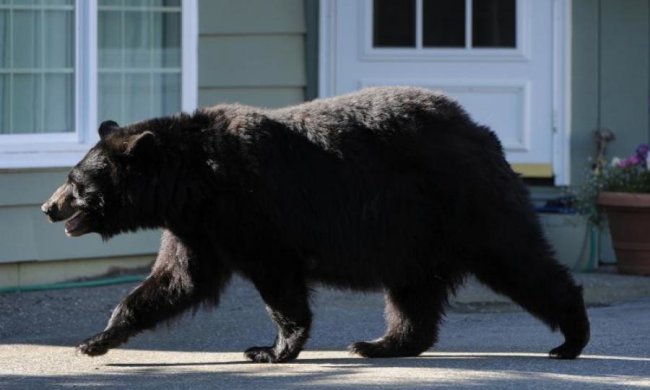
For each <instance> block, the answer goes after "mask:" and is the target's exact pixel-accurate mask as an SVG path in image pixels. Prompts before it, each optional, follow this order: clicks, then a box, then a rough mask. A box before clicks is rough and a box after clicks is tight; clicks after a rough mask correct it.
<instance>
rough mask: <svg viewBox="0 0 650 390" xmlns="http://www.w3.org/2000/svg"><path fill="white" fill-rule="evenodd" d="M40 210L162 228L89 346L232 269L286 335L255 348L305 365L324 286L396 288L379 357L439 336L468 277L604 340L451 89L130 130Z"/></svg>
mask: <svg viewBox="0 0 650 390" xmlns="http://www.w3.org/2000/svg"><path fill="white" fill-rule="evenodd" d="M99 134H100V141H99V142H98V143H97V145H96V146H94V147H93V148H92V149H91V150H90V151H89V152H88V154H87V155H86V156H85V157H84V158H83V159H82V160H81V162H79V163H78V164H77V165H76V166H75V167H74V168H72V170H71V172H70V174H69V175H68V179H67V181H66V182H65V184H63V185H62V186H61V187H60V188H59V189H58V190H57V191H56V192H55V193H54V195H53V196H52V197H51V198H50V199H49V200H48V201H47V202H46V203H45V204H44V205H43V207H42V209H43V211H44V212H45V213H46V214H47V215H48V216H49V217H50V219H51V220H52V221H60V220H67V221H66V223H65V229H66V233H67V234H68V235H70V236H78V235H82V234H85V233H90V232H96V233H99V234H100V235H102V237H104V238H105V239H107V238H109V237H111V236H113V235H116V234H118V233H121V232H126V231H135V230H137V229H147V228H158V227H160V228H163V229H164V233H163V236H162V245H161V248H160V252H159V254H158V258H157V260H156V262H155V264H154V266H153V269H152V271H151V274H150V275H149V276H148V277H147V279H146V280H145V281H144V282H143V283H142V284H141V285H140V286H138V287H137V288H136V289H135V290H133V291H132V292H131V293H130V294H129V295H128V296H127V297H126V298H125V299H124V300H123V301H122V302H121V303H120V304H119V305H118V306H117V307H116V308H115V310H114V312H113V315H112V317H111V318H110V321H109V323H108V326H107V328H106V329H105V330H104V331H103V332H101V333H99V334H97V335H95V336H93V337H90V338H89V339H87V340H85V341H84V342H82V343H81V344H80V345H79V346H78V348H79V350H80V351H81V352H83V353H85V354H87V355H91V356H95V355H101V354H104V353H106V352H107V351H108V350H109V349H110V348H115V347H117V346H119V345H120V344H122V343H124V342H126V341H127V340H128V339H129V337H131V336H133V335H135V334H137V333H138V332H141V331H143V330H145V329H151V328H153V327H155V326H156V325H157V324H159V323H161V322H163V321H165V320H169V319H170V318H172V317H174V316H177V315H179V314H181V313H183V312H185V311H186V310H188V309H189V308H192V307H196V306H197V305H200V304H202V303H204V304H211V305H215V304H217V303H218V301H219V296H220V293H221V292H222V290H223V288H224V286H225V285H226V284H227V282H228V280H229V279H230V277H231V275H232V273H233V272H236V273H238V274H241V275H243V276H244V277H246V278H248V279H249V280H250V281H252V283H253V284H254V285H255V287H256V288H257V289H258V291H259V293H260V294H261V296H262V298H263V299H264V302H265V303H266V305H267V307H268V310H269V313H270V315H271V318H272V319H273V321H275V323H276V324H277V326H278V335H277V338H276V339H275V342H274V343H273V345H271V346H265V347H252V348H250V349H248V350H247V351H246V352H245V355H246V357H247V358H248V359H250V360H252V361H255V362H283V361H287V360H290V359H294V358H296V357H297V356H298V354H299V353H300V351H301V349H302V347H303V345H304V343H305V341H306V340H307V338H308V337H309V329H310V325H311V320H312V315H311V311H310V308H309V296H308V295H309V291H310V284H312V283H315V282H320V283H323V284H326V285H330V286H335V287H340V288H347V289H361V290H375V289H383V290H384V291H385V295H386V320H387V326H388V329H387V331H386V334H385V335H384V336H383V337H382V338H380V339H378V340H375V341H370V342H357V343H354V344H352V345H351V347H350V349H351V351H353V352H355V353H357V354H359V355H362V356H366V357H389V356H414V355H418V354H420V353H421V352H423V351H425V350H426V349H428V348H429V347H430V346H431V345H433V343H435V342H436V339H437V334H438V326H439V323H440V321H441V316H442V315H443V311H444V309H445V305H446V302H447V298H448V295H449V294H450V293H453V291H454V289H455V288H456V287H457V286H458V285H459V284H460V283H461V282H462V281H463V278H464V277H465V275H467V274H469V273H471V274H474V275H476V277H477V278H478V279H479V280H480V281H481V282H483V283H485V284H486V285H488V286H489V287H491V288H492V289H494V290H495V291H497V292H499V293H502V294H505V295H507V296H509V297H510V298H512V300H513V301H514V302H516V303H518V304H519V305H521V306H522V307H524V308H525V309H526V310H528V311H529V312H530V313H531V314H532V315H534V316H535V317H537V318H539V319H541V320H542V321H543V322H544V323H546V324H547V325H549V326H550V327H551V329H557V328H559V329H560V330H561V332H562V333H563V334H564V337H565V342H564V343H563V344H562V345H560V346H558V347H556V348H554V349H552V350H551V351H550V356H551V357H554V358H560V359H573V358H575V357H577V356H578V355H579V354H580V352H581V351H582V349H583V348H584V347H585V345H586V344H587V342H588V340H589V321H588V318H587V314H586V311H585V306H584V303H583V298H582V290H581V288H580V287H579V286H577V285H576V283H575V282H574V280H573V279H572V277H571V275H570V274H569V272H568V271H567V270H566V268H565V267H563V266H562V265H560V264H559V263H558V262H557V261H556V259H555V258H554V254H553V251H552V249H551V248H550V246H549V244H548V243H547V241H546V240H545V238H544V236H543V233H542V230H541V228H540V225H539V222H538V220H537V217H536V214H535V212H534V210H533V208H532V206H531V204H530V201H529V196H528V192H527V189H526V187H525V186H524V184H523V183H522V181H521V180H520V178H519V177H518V175H517V174H515V173H514V172H513V171H512V169H511V168H510V166H509V164H508V162H507V161H506V160H505V158H504V153H503V150H502V147H501V145H500V143H499V140H498V139H497V137H496V136H495V134H494V133H493V132H492V131H490V130H489V129H488V128H486V127H483V126H480V125H477V124H476V123H474V122H473V121H472V120H471V119H470V117H469V116H468V114H467V113H466V112H465V111H464V110H463V109H462V108H461V107H460V106H459V105H458V104H457V103H456V102H455V101H454V100H452V99H450V98H448V97H446V96H444V95H442V94H439V93H434V92H430V91H428V90H425V89H419V88H410V87H394V88H373V89H367V90H363V91H360V92H356V93H352V94H349V95H345V96H340V97H336V98H331V99H324V100H316V101H313V102H308V103H304V104H301V105H297V106H293V107H288V108H284V109H274V110H270V109H258V108H253V107H246V106H241V105H217V106H214V107H210V108H205V109H200V110H198V111H196V112H195V113H194V114H192V115H188V114H179V115H176V116H172V117H165V118H158V119H152V120H147V121H143V122H139V123H135V124H132V125H129V126H125V127H120V126H118V125H117V124H116V123H115V122H111V121H107V122H104V123H102V124H101V126H100V128H99Z"/></svg>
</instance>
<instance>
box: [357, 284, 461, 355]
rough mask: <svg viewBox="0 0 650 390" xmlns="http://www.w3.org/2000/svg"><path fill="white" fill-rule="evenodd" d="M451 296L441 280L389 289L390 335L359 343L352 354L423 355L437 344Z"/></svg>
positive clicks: (388, 321)
mask: <svg viewBox="0 0 650 390" xmlns="http://www.w3.org/2000/svg"><path fill="white" fill-rule="evenodd" d="M447 297H448V287H447V286H446V285H444V284H443V283H440V282H439V281H436V282H432V283H427V284H425V285H421V286H416V285H412V286H401V287H398V288H388V289H387V292H386V296H385V299H386V322H387V325H388V329H387V331H386V334H385V335H384V336H383V337H382V338H380V339H378V340H375V341H370V342H364V341H360V342H356V343H354V344H352V345H351V346H350V347H349V349H350V352H353V353H356V354H358V355H361V356H364V357H371V358H374V357H394V356H417V355H419V354H420V353H422V352H424V351H426V350H427V349H428V348H429V347H431V346H432V345H433V344H434V343H435V342H436V341H437V338H438V326H439V323H440V320H441V318H442V316H443V315H444V309H445V305H446V304H447Z"/></svg>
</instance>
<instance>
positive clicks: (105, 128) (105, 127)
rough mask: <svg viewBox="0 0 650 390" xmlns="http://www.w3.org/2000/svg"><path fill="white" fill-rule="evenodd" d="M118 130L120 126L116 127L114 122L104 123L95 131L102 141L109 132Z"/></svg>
mask: <svg viewBox="0 0 650 390" xmlns="http://www.w3.org/2000/svg"><path fill="white" fill-rule="evenodd" d="M119 128H120V125H118V124H117V123H116V122H115V121H104V122H102V124H101V125H99V130H97V132H98V133H99V138H101V139H104V138H106V136H107V135H109V134H110V133H111V132H113V131H115V130H117V129H119Z"/></svg>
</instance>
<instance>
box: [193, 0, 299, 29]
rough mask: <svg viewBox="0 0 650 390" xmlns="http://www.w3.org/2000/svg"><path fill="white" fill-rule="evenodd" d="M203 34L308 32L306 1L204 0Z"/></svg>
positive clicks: (202, 15) (201, 15)
mask: <svg viewBox="0 0 650 390" xmlns="http://www.w3.org/2000/svg"><path fill="white" fill-rule="evenodd" d="M199 7H200V16H199V18H200V19H199V32H200V33H201V35H228V34H258V35H266V34H273V33H276V34H277V33H292V34H304V33H305V18H304V14H303V12H304V9H303V0H244V1H242V0H201V4H200V6H199Z"/></svg>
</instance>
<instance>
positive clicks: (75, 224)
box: [65, 211, 83, 236]
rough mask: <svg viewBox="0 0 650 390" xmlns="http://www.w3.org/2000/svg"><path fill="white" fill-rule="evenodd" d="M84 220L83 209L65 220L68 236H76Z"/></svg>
mask: <svg viewBox="0 0 650 390" xmlns="http://www.w3.org/2000/svg"><path fill="white" fill-rule="evenodd" d="M82 220H83V215H82V213H81V211H77V212H76V213H74V215H73V216H72V217H70V219H68V220H67V221H66V222H65V234H67V235H68V236H74V235H75V232H76V230H78V229H79V227H80V225H81V221H82Z"/></svg>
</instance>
